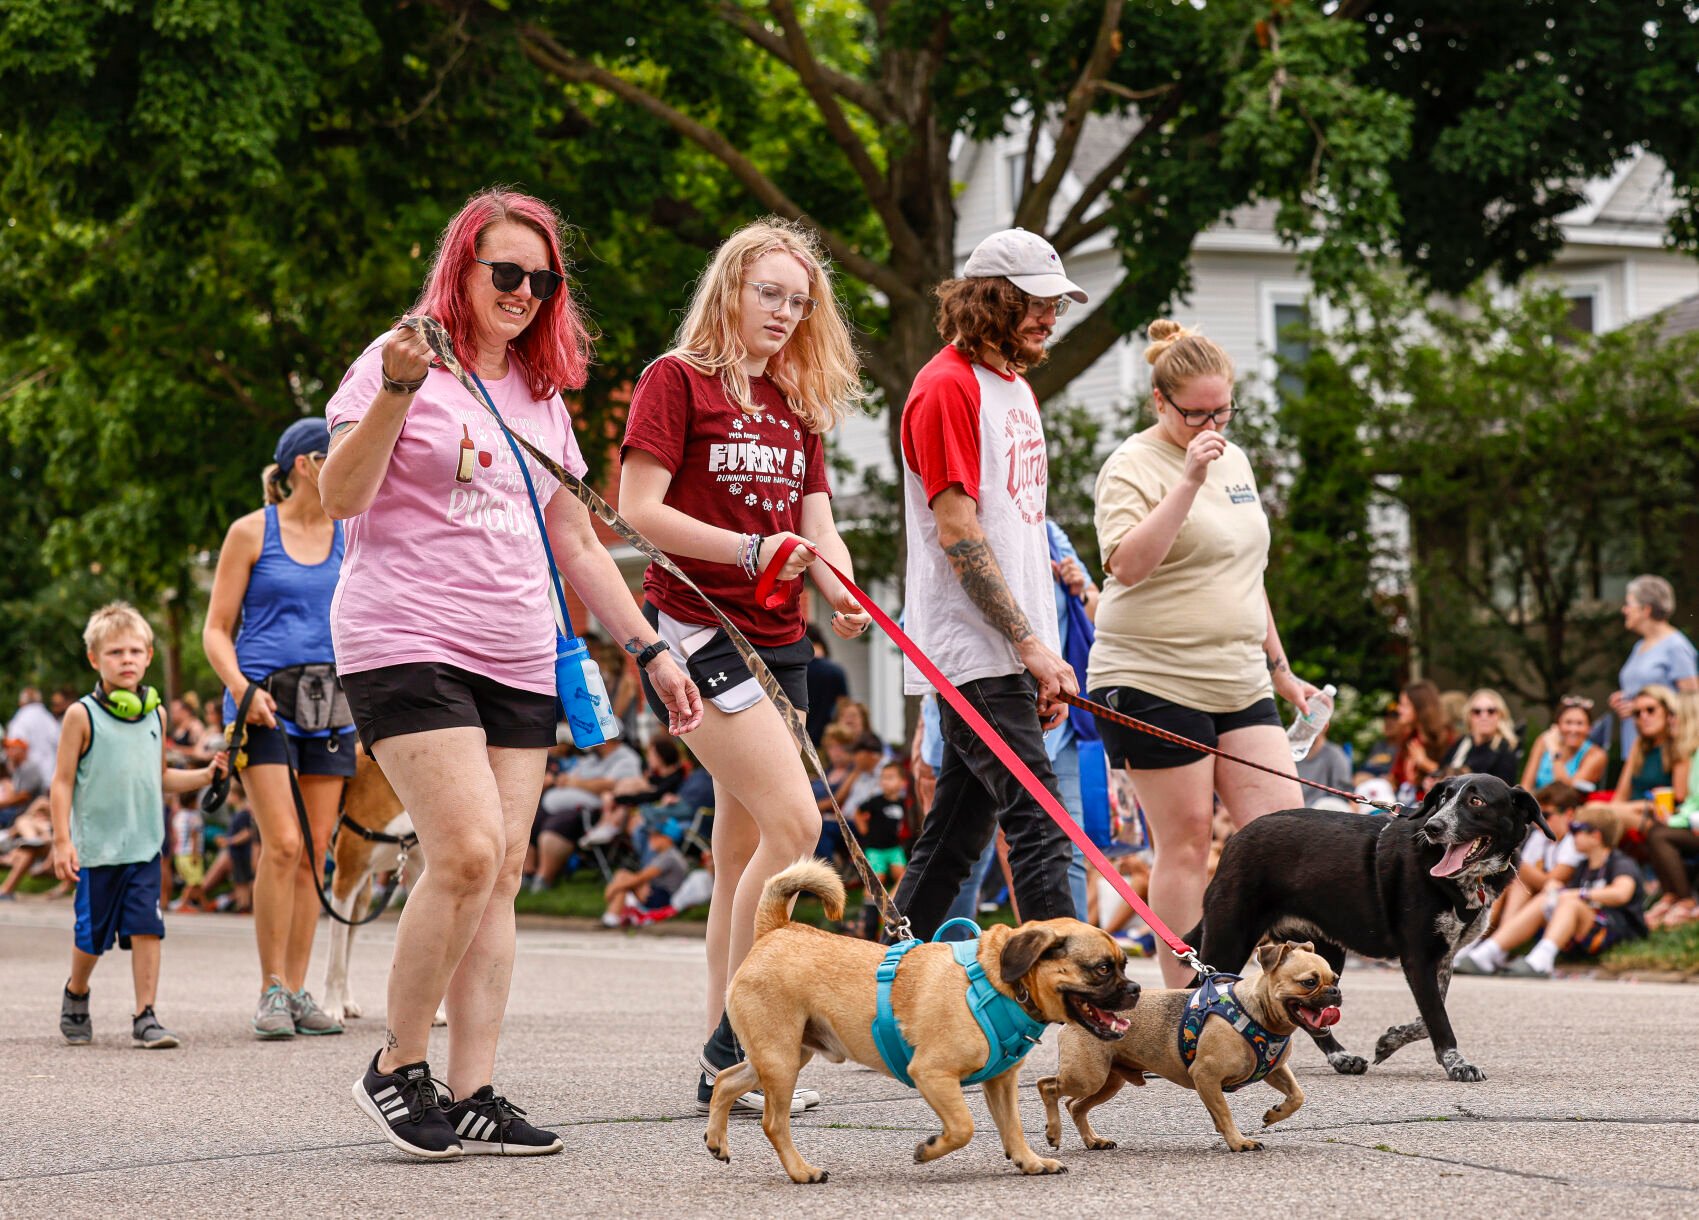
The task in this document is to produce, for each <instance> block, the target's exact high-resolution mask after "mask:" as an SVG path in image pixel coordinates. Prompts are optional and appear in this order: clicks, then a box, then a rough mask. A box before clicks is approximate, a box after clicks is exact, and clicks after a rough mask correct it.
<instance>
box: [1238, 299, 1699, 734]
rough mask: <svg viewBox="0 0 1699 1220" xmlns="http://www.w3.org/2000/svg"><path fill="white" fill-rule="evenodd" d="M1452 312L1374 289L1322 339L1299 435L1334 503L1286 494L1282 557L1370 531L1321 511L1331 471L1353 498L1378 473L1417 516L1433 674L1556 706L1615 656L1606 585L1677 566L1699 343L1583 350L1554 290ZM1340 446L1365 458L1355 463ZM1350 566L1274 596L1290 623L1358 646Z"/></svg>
mask: <svg viewBox="0 0 1699 1220" xmlns="http://www.w3.org/2000/svg"><path fill="white" fill-rule="evenodd" d="M1461 304H1462V308H1461V309H1453V308H1449V307H1433V306H1428V305H1427V304H1426V303H1425V298H1424V294H1423V293H1422V292H1421V291H1420V290H1419V289H1418V288H1416V287H1415V286H1414V285H1413V284H1411V283H1410V282H1409V281H1407V280H1404V279H1400V278H1388V279H1384V280H1379V281H1373V282H1370V283H1369V284H1368V285H1367V286H1366V288H1365V289H1364V291H1363V292H1362V293H1361V294H1360V296H1359V298H1358V300H1357V309H1356V310H1355V312H1354V313H1353V314H1352V316H1351V317H1350V319H1349V320H1348V321H1347V322H1346V324H1345V325H1344V326H1343V327H1342V328H1340V329H1339V330H1337V331H1336V332H1335V333H1334V334H1333V335H1331V336H1317V337H1316V338H1317V341H1318V348H1317V350H1316V352H1315V354H1314V356H1313V357H1312V359H1311V360H1310V361H1309V363H1308V364H1307V365H1306V366H1305V370H1304V376H1305V380H1306V389H1305V393H1304V396H1303V397H1302V399H1300V400H1297V401H1296V402H1294V404H1293V405H1292V409H1291V415H1290V419H1291V424H1292V427H1293V429H1294V432H1295V434H1296V435H1297V436H1298V438H1299V445H1300V448H1301V450H1311V449H1313V450H1315V451H1318V452H1320V453H1323V454H1325V461H1324V462H1323V463H1322V465H1323V468H1324V469H1325V470H1326V472H1327V473H1326V475H1325V476H1324V479H1323V481H1321V482H1320V483H1318V485H1317V490H1318V491H1320V490H1323V489H1326V488H1333V490H1332V491H1330V492H1326V494H1325V495H1324V496H1323V497H1322V498H1321V499H1320V501H1319V502H1313V503H1309V504H1306V502H1305V499H1301V498H1300V497H1299V495H1298V488H1297V487H1296V486H1295V488H1294V496H1293V503H1292V505H1291V514H1290V521H1289V541H1288V547H1289V548H1290V549H1289V552H1288V553H1290V554H1293V555H1294V556H1299V557H1301V556H1302V555H1303V553H1304V551H1305V547H1306V544H1305V542H1304V533H1305V524H1306V521H1308V520H1311V519H1314V520H1320V521H1325V522H1330V523H1332V522H1337V521H1339V520H1341V519H1342V516H1343V518H1349V519H1355V520H1361V517H1360V516H1357V515H1356V514H1357V509H1356V507H1355V502H1352V507H1351V508H1350V509H1349V511H1348V512H1346V513H1344V514H1343V515H1342V514H1341V513H1340V512H1339V511H1338V504H1330V503H1328V502H1327V496H1332V497H1335V498H1336V499H1337V500H1338V501H1340V502H1346V501H1348V498H1349V497H1351V496H1352V495H1353V494H1354V493H1353V492H1352V490H1351V487H1350V486H1345V485H1342V484H1339V483H1336V482H1335V481H1334V480H1335V473H1334V472H1336V471H1339V470H1348V471H1353V472H1354V474H1353V475H1352V476H1351V478H1352V484H1351V486H1354V487H1357V488H1362V487H1366V486H1367V485H1368V482H1369V478H1371V477H1378V478H1379V480H1380V482H1381V483H1382V484H1383V485H1384V486H1386V487H1387V488H1389V489H1390V494H1391V495H1392V496H1394V497H1395V498H1396V500H1397V502H1398V503H1399V504H1400V505H1402V507H1403V508H1404V509H1405V510H1406V511H1407V513H1408V514H1409V517H1410V522H1411V531H1412V534H1413V537H1414V539H1415V543H1414V548H1413V549H1414V570H1413V573H1412V575H1413V578H1414V584H1415V587H1416V588H1417V589H1418V590H1419V592H1420V596H1419V600H1418V603H1417V605H1416V607H1414V610H1415V614H1414V623H1413V628H1414V630H1413V643H1414V645H1415V646H1416V647H1417V648H1418V649H1419V650H1420V654H1421V656H1422V659H1423V662H1424V664H1425V665H1426V666H1427V667H1428V668H1429V669H1430V670H1432V671H1434V672H1437V673H1439V674H1440V675H1441V676H1442V677H1444V678H1445V679H1446V680H1448V681H1454V682H1457V683H1459V684H1467V685H1474V684H1487V685H1492V686H1495V687H1498V688H1500V689H1502V690H1504V691H1505V692H1506V693H1507V694H1510V695H1514V696H1517V697H1520V698H1521V699H1523V700H1525V701H1527V702H1529V703H1530V704H1533V705H1535V706H1538V707H1542V708H1544V707H1549V706H1551V705H1552V704H1554V703H1555V702H1556V699H1557V697H1558V696H1559V695H1561V694H1563V693H1564V692H1566V691H1570V690H1574V689H1576V688H1577V687H1579V686H1582V685H1584V684H1586V683H1589V682H1597V681H1599V680H1601V679H1604V678H1606V677H1607V676H1608V673H1609V671H1610V670H1611V669H1614V666H1615V664H1616V663H1617V662H1618V661H1619V660H1620V658H1621V653H1622V651H1623V647H1624V645H1623V637H1622V633H1621V631H1620V624H1619V623H1618V621H1617V607H1616V603H1615V601H1614V600H1607V599H1606V595H1607V593H1614V592H1615V591H1614V590H1608V589H1607V587H1606V586H1607V584H1608V582H1609V581H1610V580H1611V579H1612V578H1613V577H1614V578H1621V577H1626V576H1630V575H1633V574H1636V573H1638V572H1641V571H1669V570H1673V569H1674V567H1675V566H1676V565H1677V564H1678V563H1679V562H1680V560H1681V554H1680V551H1681V539H1682V536H1683V530H1684V528H1690V527H1691V525H1692V522H1693V516H1694V512H1695V509H1694V499H1693V489H1694V487H1695V485H1696V483H1699V477H1696V476H1699V336H1688V337H1685V338H1682V339H1679V340H1676V341H1672V342H1660V341H1659V339H1658V337H1657V332H1656V326H1655V323H1643V324H1640V325H1635V326H1629V327H1624V328H1622V329H1620V330H1617V331H1613V332H1611V333H1609V334H1605V335H1600V336H1592V335H1584V334H1576V333H1573V332H1570V331H1569V330H1568V328H1567V324H1566V317H1567V312H1568V304H1567V302H1566V301H1565V300H1564V299H1563V297H1562V296H1561V295H1560V294H1558V293H1555V292H1547V293H1538V292H1536V293H1531V294H1528V295H1525V296H1522V297H1520V298H1515V299H1508V300H1501V299H1498V298H1495V297H1494V296H1493V295H1492V294H1490V293H1488V292H1486V291H1484V290H1479V289H1477V290H1473V291H1471V292H1470V293H1468V294H1467V295H1466V297H1465V298H1464V299H1463V301H1462V303H1461ZM1343 370H1350V372H1349V374H1346V373H1344V372H1343ZM1347 433H1350V434H1351V435H1354V436H1356V437H1359V438H1361V440H1362V441H1363V442H1366V449H1365V451H1364V457H1363V458H1362V459H1360V460H1359V461H1357V462H1355V463H1354V462H1352V461H1351V459H1350V457H1349V455H1348V452H1347V451H1348V450H1349V449H1350V447H1351V435H1347ZM1307 469H1308V467H1307V466H1306V470H1307ZM1299 482H1300V483H1301V482H1302V480H1301V479H1300V480H1299ZM1329 528H1330V529H1333V528H1338V527H1337V526H1335V525H1330V526H1329ZM1319 541H1320V540H1319V539H1318V543H1319ZM1340 549H1341V551H1348V550H1349V551H1355V552H1357V553H1361V554H1367V553H1368V548H1367V547H1360V548H1356V547H1344V546H1342V547H1341V548H1340ZM1299 562H1300V563H1302V562H1304V561H1303V560H1302V559H1301V558H1300V560H1299ZM1340 562H1341V560H1340V557H1339V556H1334V557H1333V559H1331V560H1329V559H1327V558H1326V557H1325V556H1317V557H1315V558H1314V560H1313V564H1312V567H1311V569H1310V570H1312V571H1314V572H1316V573H1318V574H1322V575H1323V576H1324V578H1323V579H1321V580H1317V581H1304V580H1292V581H1279V582H1271V583H1272V584H1273V587H1276V588H1279V589H1280V590H1281V593H1280V595H1281V596H1282V597H1283V598H1284V599H1285V600H1286V605H1287V607H1288V608H1287V609H1285V611H1284V614H1285V618H1284V619H1283V623H1284V624H1292V623H1294V622H1299V623H1306V624H1309V623H1312V622H1313V623H1315V624H1316V625H1317V626H1316V629H1317V630H1318V631H1319V632H1320V633H1321V635H1322V637H1323V638H1324V639H1325V638H1326V637H1327V636H1328V635H1330V634H1331V636H1332V638H1333V639H1334V641H1335V646H1337V647H1339V648H1341V649H1342V650H1349V649H1351V648H1353V647H1355V646H1356V643H1357V638H1358V637H1355V636H1353V635H1351V634H1350V631H1351V628H1350V627H1349V624H1351V623H1353V622H1355V621H1359V620H1360V619H1361V616H1362V614H1363V608H1362V606H1361V603H1362V602H1363V600H1364V595H1363V589H1364V588H1365V587H1366V586H1365V585H1363V584H1356V585H1355V589H1354V590H1353V587H1352V586H1353V583H1354V582H1355V581H1356V580H1359V579H1360V576H1357V575H1352V574H1349V573H1344V572H1342V571H1341V569H1340V568H1339V566H1338V565H1339V563H1340ZM1335 573H1339V574H1340V578H1339V580H1338V583H1337V584H1336V583H1335V581H1334V579H1333V576H1334V574H1335ZM1330 624H1337V626H1330ZM1290 629H1291V628H1290V627H1288V630H1290ZM1308 629H1309V628H1308V627H1306V630H1308ZM1373 629H1374V624H1373V623H1372V621H1371V622H1370V624H1369V625H1368V626H1367V627H1364V628H1361V630H1373ZM1378 638H1384V637H1378ZM1294 651H1295V652H1296V651H1297V650H1296V649H1294ZM1364 684H1367V683H1364Z"/></svg>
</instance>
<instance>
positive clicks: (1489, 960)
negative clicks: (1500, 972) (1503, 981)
mask: <svg viewBox="0 0 1699 1220" xmlns="http://www.w3.org/2000/svg"><path fill="white" fill-rule="evenodd" d="M1463 952H1465V953H1467V954H1468V955H1469V957H1470V958H1471V959H1472V960H1473V961H1474V963H1475V964H1476V965H1477V966H1484V967H1486V968H1487V969H1488V970H1497V969H1498V968H1499V967H1500V966H1502V965H1504V961H1505V952H1504V950H1503V949H1500V948H1499V947H1498V945H1497V944H1496V943H1495V942H1493V941H1491V940H1483V941H1481V942H1480V943H1479V944H1477V945H1475V946H1474V947H1473V948H1471V949H1465V950H1463Z"/></svg>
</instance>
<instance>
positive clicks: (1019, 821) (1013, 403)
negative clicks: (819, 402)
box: [896, 229, 1086, 938]
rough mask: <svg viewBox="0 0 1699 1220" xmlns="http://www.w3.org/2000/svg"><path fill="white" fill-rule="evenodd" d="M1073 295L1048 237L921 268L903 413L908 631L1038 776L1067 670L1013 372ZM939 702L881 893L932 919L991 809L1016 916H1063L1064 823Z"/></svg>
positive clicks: (964, 869) (1035, 416)
mask: <svg viewBox="0 0 1699 1220" xmlns="http://www.w3.org/2000/svg"><path fill="white" fill-rule="evenodd" d="M1085 299H1086V294H1085V293H1084V292H1083V291H1082V290H1081V289H1080V287H1079V285H1077V284H1075V283H1074V282H1073V281H1072V280H1070V279H1068V278H1067V276H1066V275H1065V274H1063V271H1062V261H1061V259H1060V258H1058V257H1057V255H1056V251H1055V250H1054V249H1053V248H1051V246H1050V243H1049V242H1047V241H1045V240H1044V239H1043V238H1042V237H1039V236H1038V235H1037V234H1035V233H1028V232H1027V231H1026V230H1024V229H1006V230H1003V231H1002V232H999V233H993V234H992V235H991V236H989V237H987V238H986V239H985V240H984V241H982V242H980V243H979V245H978V247H976V248H975V249H974V252H973V253H972V254H971V255H970V256H969V257H968V260H967V264H966V266H965V267H964V268H963V274H962V277H961V278H960V279H954V280H948V281H946V282H944V283H942V284H940V285H939V286H938V305H939V309H938V333H939V335H940V336H941V337H942V338H943V339H944V340H945V342H946V344H947V346H946V347H945V348H944V350H943V351H941V352H939V353H938V354H937V355H936V356H934V357H933V358H932V360H931V361H930V362H929V363H928V364H927V365H926V367H925V368H923V369H922V370H921V371H920V375H919V376H918V377H916V378H915V382H914V387H913V388H912V389H911V390H910V391H909V396H908V401H907V402H906V403H905V404H904V406H903V421H902V444H903V465H904V470H903V494H904V499H905V502H906V508H907V514H908V573H907V576H908V603H907V630H908V633H909V634H910V635H911V636H912V637H913V638H914V640H915V642H916V643H918V644H919V645H920V647H921V649H922V650H924V651H925V652H926V653H927V655H928V656H930V657H931V658H932V660H933V661H934V662H935V663H936V664H937V665H938V668H939V669H941V670H943V672H944V676H945V677H947V678H949V679H950V681H951V682H953V683H955V684H956V686H958V687H960V688H961V691H962V694H964V695H965V696H966V697H967V698H968V699H969V701H971V702H972V703H973V705H974V706H975V707H976V708H977V709H978V710H979V712H980V713H981V714H982V715H984V717H985V718H986V720H987V721H989V722H990V723H991V724H992V725H993V726H994V727H995V728H996V729H997V730H998V731H999V732H1000V733H1002V735H1003V737H1004V738H1005V739H1006V740H1007V741H1008V743H1009V744H1010V746H1012V747H1013V748H1014V750H1015V752H1016V753H1017V754H1019V755H1020V757H1021V758H1022V759H1023V760H1024V761H1025V762H1026V764H1027V766H1029V767H1031V768H1032V770H1033V773H1034V774H1035V775H1037V776H1038V778H1039V779H1040V780H1042V781H1043V782H1044V784H1045V786H1046V787H1048V788H1049V789H1050V791H1051V792H1052V793H1053V794H1055V793H1056V781H1055V777H1054V776H1053V775H1052V774H1051V769H1050V763H1049V760H1048V759H1047V758H1046V756H1045V751H1044V732H1045V730H1046V729H1047V728H1049V727H1050V726H1051V725H1053V724H1054V723H1056V722H1057V721H1059V720H1060V719H1061V717H1062V716H1063V715H1064V714H1065V713H1066V711H1067V706H1066V705H1065V704H1063V703H1061V702H1059V701H1058V700H1057V699H1056V694H1057V692H1058V690H1059V689H1064V690H1067V691H1069V692H1070V693H1073V692H1076V691H1077V690H1078V684H1077V682H1076V681H1075V679H1074V672H1073V670H1072V669H1071V668H1070V667H1069V665H1068V663H1067V661H1065V660H1064V659H1063V658H1062V656H1061V655H1060V652H1059V642H1058V638H1057V630H1056V613H1055V601H1054V594H1053V592H1052V585H1053V579H1054V578H1053V575H1052V573H1051V569H1050V544H1049V540H1048V538H1047V537H1046V534H1045V528H1044V509H1045V490H1046V482H1047V479H1048V474H1049V463H1048V461H1047V459H1046V456H1045V449H1044V426H1043V424H1042V423H1041V422H1040V419H1039V410H1038V400H1037V398H1036V397H1035V396H1034V395H1033V392H1032V387H1031V386H1030V385H1028V384H1027V382H1026V379H1025V378H1024V377H1022V376H1021V374H1022V373H1023V372H1024V371H1025V370H1026V369H1028V368H1031V367H1032V366H1033V365H1035V364H1038V363H1039V362H1040V361H1042V360H1043V359H1044V356H1045V350H1044V346H1045V343H1046V341H1047V340H1048V339H1049V338H1050V334H1051V331H1052V330H1053V329H1054V328H1055V325H1056V320H1057V318H1058V317H1059V316H1060V315H1061V314H1063V313H1065V312H1066V311H1067V307H1068V304H1069V301H1070V300H1073V301H1080V302H1084V301H1085ZM903 678H904V682H903V689H904V691H905V692H906V693H908V694H911V695H918V694H924V693H926V692H928V691H930V690H931V689H932V688H931V686H930V685H929V684H928V683H927V681H926V679H925V678H924V677H922V676H921V674H920V671H919V670H918V669H916V668H915V666H914V664H913V663H912V662H908V661H905V662H904V674H903ZM940 711H941V712H942V720H943V737H944V762H943V765H942V766H941V767H940V768H939V769H938V786H937V791H936V794H935V796H934V797H933V801H932V807H931V809H930V810H928V812H927V815H926V820H925V822H924V823H923V824H922V828H921V833H920V838H919V839H918V840H916V842H915V845H914V849H913V851H912V852H911V854H910V859H909V867H908V871H907V872H905V873H904V874H903V879H902V882H901V884H900V885H899V886H898V887H897V893H896V902H897V906H898V907H899V908H900V909H901V910H902V911H903V913H904V914H905V915H907V916H908V917H909V920H910V922H911V924H912V925H913V929H914V933H915V935H917V936H920V937H923V938H925V937H929V936H931V934H932V932H933V931H934V930H935V929H936V928H937V927H938V925H939V924H940V923H942V922H943V919H944V915H945V913H946V912H947V911H948V909H949V907H950V904H951V903H952V902H953V901H954V899H955V897H956V893H957V891H958V890H959V889H960V887H961V884H962V881H963V879H964V878H966V877H967V876H968V872H969V870H970V869H971V868H972V867H973V864H974V862H975V861H976V860H977V859H978V858H979V857H980V854H981V853H982V852H983V851H984V850H985V847H986V845H987V844H988V843H989V842H990V841H991V838H992V836H993V835H994V834H995V833H996V830H997V827H998V825H999V824H1000V825H1001V826H1002V828H1003V833H1004V835H1005V836H1006V837H1007V839H1008V843H1009V865H1010V869H1011V871H1012V872H1013V874H1014V896H1015V900H1016V902H1017V903H1018V905H1019V907H1020V913H1021V917H1022V918H1023V919H1055V918H1061V917H1064V916H1072V915H1073V914H1074V905H1073V899H1072V897H1071V896H1070V894H1069V890H1068V863H1069V860H1070V859H1071V858H1072V847H1071V845H1070V844H1069V842H1068V839H1067V837H1066V835H1064V833H1063V832H1062V830H1061V829H1060V828H1059V827H1058V826H1057V825H1056V824H1055V823H1054V822H1053V821H1051V819H1050V817H1049V815H1048V814H1046V813H1045V812H1044V810H1043V809H1042V808H1041V807H1040V806H1039V804H1038V802H1037V801H1035V800H1034V799H1033V798H1032V797H1031V796H1030V795H1029V794H1028V793H1027V792H1026V790H1025V789H1024V788H1022V787H1021V786H1020V783H1019V781H1018V780H1016V779H1015V777H1014V775H1013V774H1011V773H1010V771H1009V770H1008V768H1007V767H1005V766H1004V765H1003V764H1002V763H1000V762H999V761H997V758H996V756H995V755H993V754H992V752H991V749H990V747H989V746H987V745H986V744H985V743H984V742H982V741H981V740H980V739H979V737H978V736H977V735H976V734H975V733H974V731H973V730H972V729H971V728H969V727H968V725H967V723H966V722H965V721H963V720H962V718H961V717H960V716H958V715H957V714H956V713H955V711H954V710H953V709H952V708H951V707H950V706H949V705H948V704H947V703H942V704H940Z"/></svg>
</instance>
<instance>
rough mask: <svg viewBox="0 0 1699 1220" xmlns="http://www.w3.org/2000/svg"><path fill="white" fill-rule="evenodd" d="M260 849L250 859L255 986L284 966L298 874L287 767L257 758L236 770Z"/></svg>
mask: <svg viewBox="0 0 1699 1220" xmlns="http://www.w3.org/2000/svg"><path fill="white" fill-rule="evenodd" d="M242 785H243V787H244V788H246V789H247V792H248V800H249V802H250V803H251V805H252V807H253V811H254V824H255V825H256V826H257V827H258V828H259V832H260V842H262V843H264V844H265V849H264V850H263V851H261V852H260V858H259V859H258V860H257V861H255V862H254V940H255V941H256V942H257V944H258V945H259V951H260V990H261V991H264V990H265V989H266V988H267V987H269V986H270V985H271V980H272V979H273V978H276V979H278V980H280V981H281V980H283V979H284V978H285V976H286V975H287V974H288V972H289V934H290V932H291V930H292V929H293V927H294V923H295V886H296V882H297V878H298V877H299V876H300V875H301V856H302V848H301V824H300V823H299V822H298V821H297V820H296V818H295V798H294V797H293V796H291V795H290V792H289V768H287V767H285V766H283V765H281V764H279V763H263V764H260V765H257V766H252V767H249V768H247V769H246V770H244V771H243V772H242Z"/></svg>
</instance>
